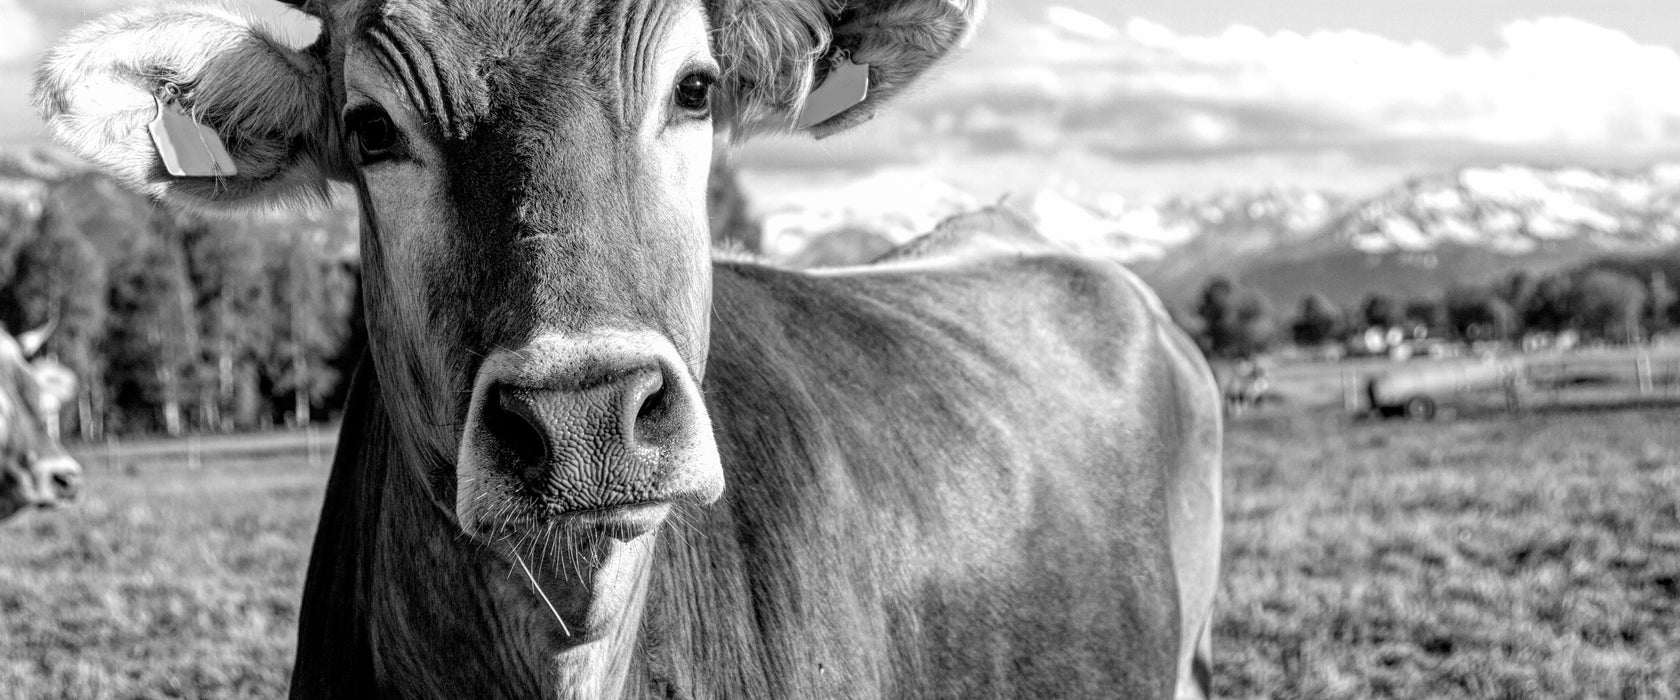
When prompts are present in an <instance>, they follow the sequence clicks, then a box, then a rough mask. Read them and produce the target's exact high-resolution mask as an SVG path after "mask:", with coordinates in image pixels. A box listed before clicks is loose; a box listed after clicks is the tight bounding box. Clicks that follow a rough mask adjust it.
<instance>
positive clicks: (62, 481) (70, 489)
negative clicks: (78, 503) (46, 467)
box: [52, 472, 81, 498]
mask: <svg viewBox="0 0 1680 700" xmlns="http://www.w3.org/2000/svg"><path fill="white" fill-rule="evenodd" d="M80 482H81V480H80V479H78V478H76V475H75V474H72V473H70V472H59V473H57V474H54V475H53V476H52V483H53V488H54V489H55V490H57V491H58V497H59V498H70V497H72V496H75V495H76V487H77V486H78V485H79V484H80Z"/></svg>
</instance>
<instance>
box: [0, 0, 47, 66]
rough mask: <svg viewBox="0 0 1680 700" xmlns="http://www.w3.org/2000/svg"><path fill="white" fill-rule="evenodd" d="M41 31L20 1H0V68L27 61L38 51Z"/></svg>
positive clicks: (32, 15) (33, 16)
mask: <svg viewBox="0 0 1680 700" xmlns="http://www.w3.org/2000/svg"><path fill="white" fill-rule="evenodd" d="M41 34H42V30H41V27H40V26H39V24H38V23H37V22H36V21H35V14H34V13H32V12H30V11H29V10H28V9H26V8H25V7H24V6H23V3H22V2H21V1H20V0H0V66H8V65H13V64H17V63H22V62H26V61H29V60H31V59H33V58H34V57H35V54H36V52H37V51H39V50H40V48H41V47H40V45H39V44H40V41H41Z"/></svg>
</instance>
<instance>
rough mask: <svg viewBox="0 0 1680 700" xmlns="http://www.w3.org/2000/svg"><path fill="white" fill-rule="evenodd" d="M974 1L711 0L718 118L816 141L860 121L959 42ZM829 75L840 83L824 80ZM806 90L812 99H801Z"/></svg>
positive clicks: (979, 3)
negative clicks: (863, 82)
mask: <svg viewBox="0 0 1680 700" xmlns="http://www.w3.org/2000/svg"><path fill="white" fill-rule="evenodd" d="M984 5H985V0H783V1H780V2H777V1H771V2H766V0H713V2H711V3H710V6H711V15H712V26H713V27H714V30H713V51H714V53H715V54H716V55H717V56H718V61H719V62H720V63H721V64H722V67H723V75H724V80H723V87H724V93H725V94H724V99H723V101H722V103H721V105H720V108H719V112H720V114H719V117H720V118H721V119H723V120H725V121H726V122H727V126H729V127H731V128H733V129H734V130H735V131H736V132H737V133H741V134H752V133H760V132H766V131H787V130H792V129H795V128H798V129H800V130H802V131H805V132H808V133H810V134H812V135H814V136H816V137H818V138H822V137H824V136H828V135H831V134H834V133H837V132H840V131H844V130H845V129H848V128H851V127H853V126H856V125H858V124H861V123H863V122H866V121H868V120H869V119H870V118H872V117H873V116H875V112H876V110H877V109H879V108H880V105H881V104H882V103H884V102H886V101H887V100H889V99H891V98H892V97H893V96H894V95H896V94H898V93H899V92H902V91H903V90H904V88H906V87H908V86H909V85H910V84H912V83H913V82H915V81H916V79H917V78H919V77H921V76H922V74H923V73H925V72H926V71H927V70H928V69H929V68H931V67H933V65H934V64H935V63H937V62H939V60H940V59H942V58H944V57H945V56H946V55H948V54H949V53H950V52H951V51H952V50H954V49H956V48H958V47H959V46H961V45H962V44H963V42H964V41H966V40H967V39H968V37H969V36H970V35H971V34H972V33H973V30H974V28H975V27H976V26H977V25H978V23H979V21H980V16H981V14H982V12H983V9H984ZM865 70H866V71H867V84H868V88H867V94H866V96H864V97H863V98H862V99H861V101H858V100H855V96H856V95H857V94H858V92H861V91H859V90H858V82H859V76H858V73H859V72H861V71H865ZM831 79H833V80H835V81H836V82H844V83H846V85H843V86H836V85H827V83H828V82H829V81H830V80H831ZM814 93H815V94H817V95H818V98H817V99H816V100H811V99H810V98H811V97H812V95H813V94H814ZM819 102H820V103H821V104H819ZM807 107H809V108H811V109H812V110H813V111H817V114H815V115H813V114H811V113H809V112H806V113H805V114H804V115H803V116H804V119H801V116H802V114H801V113H802V112H805V110H806V109H807ZM831 112H832V114H830V113H831ZM813 120H814V123H809V124H802V122H812V121H813Z"/></svg>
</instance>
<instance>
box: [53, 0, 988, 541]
mask: <svg viewBox="0 0 1680 700" xmlns="http://www.w3.org/2000/svg"><path fill="white" fill-rule="evenodd" d="M976 4H977V0H482V1H478V2H450V1H448V0H336V1H335V0H306V1H305V2H302V3H301V9H303V10H305V11H307V12H309V13H310V14H312V15H314V16H316V17H317V18H319V19H320V20H321V21H322V26H323V31H322V33H321V36H320V37H319V39H317V40H316V41H315V43H313V44H312V45H310V46H308V47H304V48H294V47H292V46H288V45H287V44H286V43H285V42H284V41H282V40H280V39H278V38H276V37H275V36H274V35H273V34H271V33H269V32H267V31H265V30H264V29H262V28H261V27H258V26H255V25H253V24H252V23H251V22H249V21H247V20H245V19H242V18H240V17H238V16H235V15H233V14H230V13H229V12H228V11H227V10H223V9H178V8H177V9H147V10H141V11H135V12H128V13H124V14H118V15H115V16H112V17H109V18H106V19H104V20H101V21H98V22H95V23H92V24H90V25H87V26H85V27H83V28H80V29H78V30H76V31H75V32H74V33H72V34H71V35H69V36H68V37H67V39H66V40H65V41H64V42H63V43H61V44H60V46H59V47H58V48H57V49H55V50H54V51H53V52H52V53H51V54H49V56H48V58H47V61H46V63H45V64H44V66H43V68H42V69H41V71H40V74H39V76H38V79H37V86H36V91H35V99H36V102H37V105H38V106H39V108H40V110H41V112H42V114H43V115H44V117H45V118H46V120H47V122H48V124H49V127H50V129H51V131H52V133H54V134H55V135H56V137H57V138H58V139H59V140H60V141H61V142H63V143H65V144H67V145H69V146H71V147H73V148H74V149H75V150H76V151H77V152H78V153H79V154H81V155H82V156H83V157H85V158H88V159H90V160H92V161H94V162H95V163H98V164H100V165H101V166H103V168H104V169H106V170H107V171H109V172H111V173H113V174H115V175H116V176H118V177H119V178H120V179H122V180H123V181H125V182H127V183H128V184H130V185H131V186H133V187H136V188H138V189H140V190H142V191H146V192H149V193H152V194H154V195H156V196H158V197H159V198H161V199H163V200H165V201H167V202H170V203H173V204H175V205H178V206H184V207H191V208H195V209H199V210H209V211H215V210H228V209H236V208H240V207H249V206H252V205H255V204H260V203H266V202H277V201H278V202H285V201H299V200H302V201H308V200H312V199H319V195H320V194H321V193H323V192H325V191H326V189H327V185H328V183H329V182H330V181H334V180H336V181H341V182H348V183H351V184H353V185H355V188H356V190H357V191H358V192H359V194H360V197H361V204H362V206H363V214H364V217H365V226H364V233H363V238H362V255H363V266H364V280H365V285H364V289H365V301H366V303H367V320H368V321H367V322H368V325H369V335H370V338H371V343H372V351H373V356H374V360H375V364H376V367H377V371H378V375H379V378H380V383H381V385H382V390H383V398H384V401H385V403H386V405H387V406H389V407H392V413H393V414H394V416H395V418H394V420H395V421H396V423H397V426H396V427H397V430H398V431H399V433H400V434H401V435H402V436H403V438H404V442H405V443H407V444H409V445H413V446H416V447H417V449H416V451H415V453H414V454H413V455H412V456H413V457H414V460H413V461H414V462H416V466H417V467H418V468H420V469H421V470H422V472H423V474H424V476H426V477H427V478H428V482H429V483H430V484H431V489H432V492H433V494H434V495H435V496H436V497H437V499H438V501H439V503H440V504H442V505H443V506H444V507H445V509H446V510H448V511H452V512H453V514H454V516H455V517H456V518H458V522H459V524H460V526H461V527H462V528H463V529H464V530H465V531H466V532H467V533H469V534H472V535H475V536H482V537H490V538H493V537H494V536H496V535H498V534H503V533H505V532H506V531H508V529H509V528H514V529H519V528H528V527H534V526H537V525H541V524H543V523H551V522H553V521H555V520H557V519H559V520H565V521H566V522H569V523H574V524H576V523H582V524H585V525H588V526H591V527H595V528H597V529H599V530H600V531H603V532H607V533H609V534H614V535H616V536H617V537H619V538H621V539H623V538H626V537H631V536H634V535H637V534H639V533H641V532H643V531H645V530H647V529H649V528H650V527H652V526H654V525H657V523H658V522H659V521H660V519H661V518H662V517H663V514H664V512H665V509H666V508H667V507H668V506H669V504H671V503H674V502H680V501H691V502H710V501H712V500H713V499H715V498H717V497H718V495H719V493H720V490H721V489H722V487H723V475H722V471H721V469H720V467H719V463H718V454H717V448H716V446H715V445H714V443H713V438H712V430H711V427H710V425H709V422H708V419H707V415H706V410H705V407H704V405H703V403H702V401H701V397H700V390H699V385H700V381H701V379H702V376H703V375H704V372H705V366H706V351H707V343H708V332H709V328H708V316H709V312H710V311H709V310H710V293H711V291H710V289H711V266H710V257H709V251H708V248H709V245H708V234H707V231H706V221H707V219H706V212H705V211H704V207H705V187H706V176H707V172H708V166H709V164H710V159H711V157H712V148H713V143H714V138H715V137H720V136H721V137H724V138H728V137H729V136H730V135H732V134H740V133H747V132H756V131H768V130H775V129H778V128H780V129H783V130H785V129H788V128H791V125H792V124H793V123H794V122H795V117H796V116H797V115H798V113H799V112H800V110H801V108H802V102H803V101H804V99H805V97H806V96H807V95H808V94H810V93H811V91H812V90H813V86H814V85H819V84H820V83H821V82H822V81H823V80H824V79H825V77H826V76H827V75H828V74H829V72H830V70H831V68H832V67H834V66H840V65H844V64H843V63H842V61H849V62H851V63H852V64H866V65H868V66H869V74H870V78H871V82H872V86H871V89H870V90H869V94H868V96H867V98H866V99H864V100H862V101H861V102H858V103H856V104H854V105H851V106H850V107H849V108H846V109H844V110H842V111H839V112H838V113H836V114H834V115H833V116H832V117H830V118H828V119H826V120H824V121H822V122H820V123H818V124H816V125H815V126H813V127H811V128H810V129H809V131H810V132H811V133H813V134H816V135H824V134H827V133H831V132H835V131H838V130H841V129H844V128H847V127H849V126H852V125H854V124H857V123H860V122H862V121H865V120H867V119H868V118H869V116H870V115H871V114H872V113H873V111H874V110H875V109H876V107H877V106H878V105H879V103H880V102H881V101H883V100H884V99H886V98H887V97H890V96H891V95H893V94H894V93H896V92H898V91H900V90H901V89H902V88H904V87H905V86H907V85H909V84H910V83H911V82H912V81H913V80H914V79H915V78H916V77H917V76H919V75H920V74H922V73H923V71H924V70H926V69H927V68H929V67H930V66H931V65H932V64H933V63H934V62H935V61H937V60H938V59H939V58H940V57H941V56H943V55H944V54H945V53H946V52H947V51H949V50H950V49H951V48H952V47H953V46H955V45H956V44H957V43H958V42H959V41H960V40H962V39H963V38H964V37H965V36H966V34H967V33H968V31H969V28H970V27H971V26H972V24H973V20H974V14H975V12H976V7H975V5H976ZM159 96H165V97H168V98H169V99H172V100H175V102H176V103H178V104H179V106H180V108H181V109H182V110H183V111H184V112H187V113H190V114H192V115H193V116H194V118H195V119H197V120H198V121H199V122H200V123H201V124H204V125H206V126H209V127H211V128H213V129H214V130H215V131H216V132H217V133H219V135H220V138H221V139H222V140H223V142H224V143H225V145H226V148H227V151H228V153H229V155H230V156H231V159H232V161H233V163H234V164H235V165H236V166H237V174H234V175H229V176H220V177H171V176H170V175H169V174H168V173H167V172H166V171H165V169H164V166H163V164H162V163H161V162H160V160H159V158H158V155H157V153H156V150H155V148H154V145H153V143H152V141H151V140H150V139H149V138H148V136H147V130H146V126H147V123H148V122H149V121H151V120H152V119H153V118H154V117H155V116H156V115H157V113H158V111H159V107H158V101H157V100H158V97H159Z"/></svg>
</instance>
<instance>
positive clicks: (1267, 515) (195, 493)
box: [0, 410, 1680, 698]
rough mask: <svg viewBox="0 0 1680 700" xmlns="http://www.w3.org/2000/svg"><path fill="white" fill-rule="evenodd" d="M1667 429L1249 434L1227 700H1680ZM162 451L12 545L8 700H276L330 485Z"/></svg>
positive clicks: (1222, 672)
mask: <svg viewBox="0 0 1680 700" xmlns="http://www.w3.org/2000/svg"><path fill="white" fill-rule="evenodd" d="M1676 424H1680V411H1677V410H1629V411H1612V412H1601V413H1550V414H1531V415H1523V416H1518V417H1507V416H1503V415H1496V416H1489V417H1484V418H1480V419H1474V420H1463V421H1458V422H1450V423H1437V424H1396V423H1388V424H1383V423H1374V422H1354V421H1349V420H1347V419H1345V418H1342V417H1338V416H1335V415H1332V414H1305V413H1287V414H1271V415H1267V414H1258V415H1255V416H1251V417H1245V418H1244V419H1242V420H1241V421H1238V422H1237V423H1235V424H1234V425H1233V426H1232V428H1231V431H1230V437H1229V440H1228V452H1227V453H1228V466H1227V470H1226V480H1227V481H1226V494H1227V499H1228V500H1227V508H1226V510H1227V526H1226V534H1227V537H1226V542H1227V544H1226V555H1225V577H1224V584H1223V586H1224V591H1223V596H1222V599H1221V601H1220V604H1221V617H1220V620H1219V623H1218V627H1217V637H1216V640H1217V641H1216V658H1217V667H1216V673H1217V676H1216V682H1217V688H1218V690H1219V692H1220V695H1221V696H1223V697H1236V698H1271V697H1275V698H1367V697H1370V698H1553V697H1556V698H1572V697H1580V698H1673V697H1677V696H1680V689H1677V686H1676V683H1677V681H1676V679H1677V678H1680V430H1675V429H1674V426H1675V425H1676ZM294 442H295V441H294ZM241 444H249V445H254V447H252V448H251V449H247V450H244V451H233V452H230V451H229V450H230V449H236V448H238V447H239V445H241ZM166 447H167V446H151V447H149V448H147V449H141V450H136V451H135V452H134V454H135V455H138V456H135V457H132V458H128V457H118V458H117V459H115V460H114V461H113V463H112V464H111V465H110V466H109V467H108V466H107V465H105V464H104V462H103V456H102V454H101V453H100V452H99V451H97V450H96V451H94V452H93V453H91V454H90V455H89V456H88V457H87V458H86V459H87V462H88V466H89V471H90V475H89V481H90V490H89V493H88V495H87V498H86V499H84V501H83V502H82V503H81V504H80V505H78V506H77V507H75V508H73V509H70V510H66V511H61V512H58V513H33V514H29V515H26V516H25V517H23V518H20V519H18V520H14V521H12V522H10V523H7V524H5V525H0V697H4V698H12V697H19V698H36V697H40V698H60V697H64V698H152V697H157V698H177V697H179V698H199V697H203V698H212V697H280V696H283V694H284V688H285V679H286V673H287V670H288V668H289V664H290V658H291V649H292V635H293V631H294V628H295V625H296V620H297V610H296V605H297V598H298V593H299V590H300V588H301V586H302V571H303V566H304V563H305V558H306V556H307V546H308V542H309V538H310V535H311V532H312V529H313V527H314V520H315V516H316V512H317V508H318V502H319V497H320V491H321V488H322V484H323V482H324V481H325V477H326V472H325V467H324V466H316V467H311V466H309V464H308V460H307V459H306V458H305V456H304V452H303V451H302V450H301V448H300V447H297V446H295V445H294V446H293V448H291V449H285V448H284V445H283V444H281V443H273V444H267V443H255V442H248V441H229V442H228V443H226V444H221V445H214V444H213V445H210V447H209V448H208V449H210V450H211V452H212V455H213V454H220V455H221V456H212V455H207V456H206V457H204V459H203V460H202V463H203V468H202V469H201V470H198V471H193V470H189V469H188V468H186V466H185V462H184V460H182V459H180V458H178V457H171V456H170V455H169V454H168V453H167V452H166V451H165V448H166Z"/></svg>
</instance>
